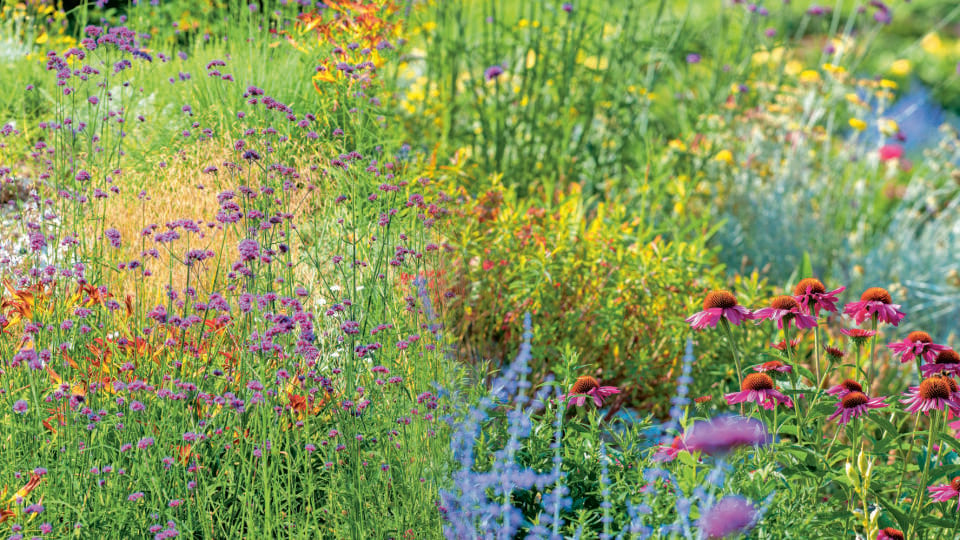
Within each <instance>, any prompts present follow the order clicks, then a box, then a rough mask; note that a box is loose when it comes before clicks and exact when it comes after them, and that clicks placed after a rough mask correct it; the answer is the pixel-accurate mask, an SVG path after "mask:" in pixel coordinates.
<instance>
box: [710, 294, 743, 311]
mask: <svg viewBox="0 0 960 540" xmlns="http://www.w3.org/2000/svg"><path fill="white" fill-rule="evenodd" d="M736 305H737V297H736V296H734V295H733V293H731V292H730V291H710V292H708V293H707V297H706V298H704V299H703V309H712V308H722V309H729V308H732V307H735V306H736Z"/></svg>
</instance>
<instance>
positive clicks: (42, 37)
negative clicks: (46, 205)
mask: <svg viewBox="0 0 960 540" xmlns="http://www.w3.org/2000/svg"><path fill="white" fill-rule="evenodd" d="M48 39H50V37H49V36H48V35H47V33H46V32H44V33H42V34H40V35H39V36H37V45H43V44H44V43H46V42H47V40H48Z"/></svg>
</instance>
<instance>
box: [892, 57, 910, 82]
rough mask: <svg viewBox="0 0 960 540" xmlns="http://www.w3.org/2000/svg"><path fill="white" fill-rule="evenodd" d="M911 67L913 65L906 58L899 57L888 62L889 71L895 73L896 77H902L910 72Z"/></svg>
mask: <svg viewBox="0 0 960 540" xmlns="http://www.w3.org/2000/svg"><path fill="white" fill-rule="evenodd" d="M911 69H913V65H912V64H911V63H910V61H909V60H907V59H906V58H901V59H900V60H894V62H893V63H892V64H890V73H892V74H894V75H896V76H897V77H903V76H904V75H907V74H909V73H910V70H911Z"/></svg>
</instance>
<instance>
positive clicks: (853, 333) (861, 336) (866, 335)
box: [840, 328, 880, 347]
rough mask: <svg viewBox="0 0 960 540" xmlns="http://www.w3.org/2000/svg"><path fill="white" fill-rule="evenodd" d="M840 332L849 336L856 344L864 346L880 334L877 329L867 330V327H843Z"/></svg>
mask: <svg viewBox="0 0 960 540" xmlns="http://www.w3.org/2000/svg"><path fill="white" fill-rule="evenodd" d="M840 333H841V334H843V335H845V336H847V337H849V338H850V340H851V341H853V343H854V345H856V346H858V347H863V346H864V345H866V343H867V342H868V341H870V338H872V337H873V336H875V335H877V334H879V333H880V332H877V331H876V330H867V329H865V328H841V329H840Z"/></svg>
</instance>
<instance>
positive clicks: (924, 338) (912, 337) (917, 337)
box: [907, 330, 933, 343]
mask: <svg viewBox="0 0 960 540" xmlns="http://www.w3.org/2000/svg"><path fill="white" fill-rule="evenodd" d="M907 341H919V342H921V343H933V338H931V337H930V334H928V333H926V332H921V331H919V330H914V331H913V332H910V333H909V334H907Z"/></svg>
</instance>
